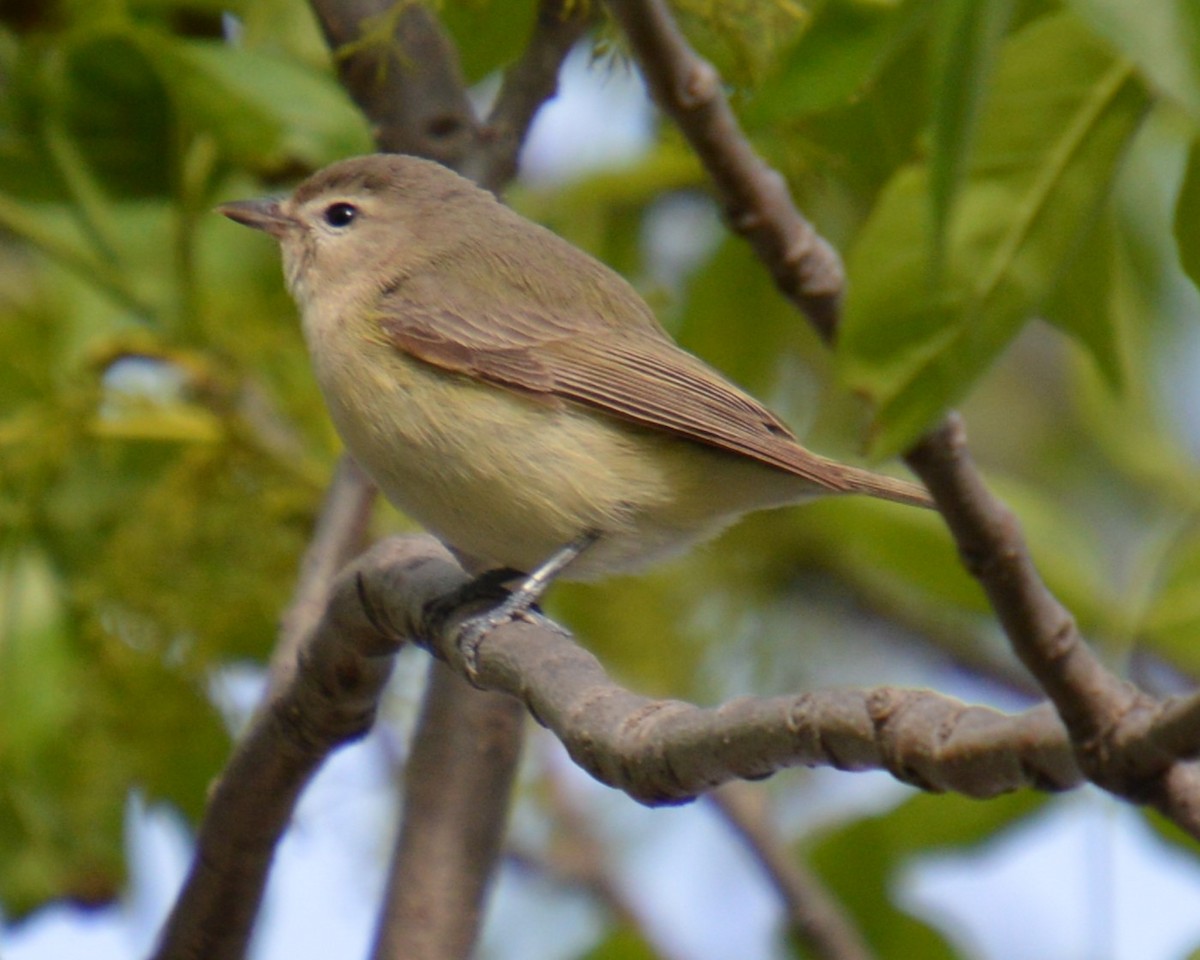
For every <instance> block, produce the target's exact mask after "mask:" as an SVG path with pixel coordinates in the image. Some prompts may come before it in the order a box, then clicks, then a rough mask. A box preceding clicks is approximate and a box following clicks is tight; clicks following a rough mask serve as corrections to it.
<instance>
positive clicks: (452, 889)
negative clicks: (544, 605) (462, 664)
mask: <svg viewBox="0 0 1200 960" xmlns="http://www.w3.org/2000/svg"><path fill="white" fill-rule="evenodd" d="M426 689H427V693H426V696H425V699H424V703H423V706H422V716H421V718H420V720H419V721H418V724H417V732H416V734H415V735H414V736H413V745H412V752H411V753H410V755H409V757H408V763H407V766H406V768H405V776H404V822H403V825H402V827H401V830H400V837H399V841H398V844H397V847H396V854H395V856H394V857H393V859H392V866H391V873H390V876H389V878H388V886H387V892H386V894H385V895H384V899H383V902H384V904H385V905H386V909H385V911H384V913H383V915H382V917H381V918H380V926H379V930H378V932H377V935H376V940H375V948H374V951H373V952H372V957H373V958H374V960H443V958H447V957H467V956H470V954H471V948H472V947H473V946H474V944H475V939H476V936H477V935H478V932H479V923H480V913H481V910H482V907H483V901H484V896H485V894H486V892H487V887H488V883H489V881H490V879H491V877H492V874H493V872H494V867H495V862H496V858H497V855H498V854H499V851H500V844H501V839H502V838H503V836H504V829H505V825H506V823H507V820H508V800H509V796H510V795H511V793H512V781H513V777H514V775H515V773H516V768H517V761H518V759H519V758H520V754H521V740H522V737H521V733H522V730H523V724H524V720H525V710H524V708H523V707H522V705H521V703H520V702H519V701H517V700H514V699H513V698H512V697H507V696H504V695H502V694H495V693H483V692H481V691H479V690H475V689H473V688H472V687H471V686H470V685H469V684H468V683H467V682H466V681H465V680H463V679H462V677H459V676H456V675H455V674H453V673H452V672H451V671H450V670H449V669H447V668H446V666H445V665H444V664H442V663H439V662H438V661H436V660H434V661H432V662H431V663H430V670H429V680H428V682H427V687H426ZM447 784H451V785H453V789H449V790H448V789H446V787H447ZM418 877H419V878H420V880H419V882H413V880H414V878H418ZM447 904H452V905H454V909H453V910H447V909H446V905H447Z"/></svg>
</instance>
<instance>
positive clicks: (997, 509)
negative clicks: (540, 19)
mask: <svg viewBox="0 0 1200 960" xmlns="http://www.w3.org/2000/svg"><path fill="white" fill-rule="evenodd" d="M609 6H610V8H611V9H612V11H613V13H614V15H615V16H616V18H617V19H618V21H619V22H620V23H621V26H622V28H623V29H624V31H625V33H626V35H627V36H628V38H629V42H630V46H631V47H632V48H633V51H634V54H635V56H636V57H637V60H638V63H639V65H640V66H641V68H642V71H643V74H644V75H645V77H646V80H647V83H648V85H649V87H650V89H651V91H652V93H653V94H654V97H655V100H656V101H657V102H658V104H659V106H660V107H661V108H662V109H663V110H664V111H665V112H666V113H667V114H669V115H670V116H671V118H672V119H673V120H674V121H675V122H676V124H677V125H678V126H679V128H680V130H681V131H682V132H683V133H684V135H685V136H686V137H687V139H688V141H689V142H690V143H691V145H692V147H693V148H694V149H695V151H696V153H697V155H698V156H699V157H700V159H701V161H702V163H703V164H704V166H705V168H706V170H707V171H708V173H709V175H710V176H711V178H712V180H713V183H714V185H715V186H716V188H717V192H718V195H719V196H720V198H721V200H722V202H723V204H724V206H725V209H726V213H727V216H728V219H729V222H730V224H731V226H732V227H733V229H734V230H736V231H737V232H739V233H740V234H742V235H743V236H744V237H746V239H747V240H748V241H749V242H750V243H751V245H752V246H753V247H754V250H755V252H756V253H757V254H758V256H759V258H760V259H761V260H762V261H763V263H764V266H765V267H766V268H767V269H768V271H769V272H770V273H771V275H772V277H773V278H774V279H775V282H776V284H777V285H778V286H779V288H780V290H781V291H782V292H783V293H784V295H785V296H787V297H788V298H789V299H791V300H792V301H793V302H794V303H795V304H796V305H797V306H798V307H800V308H801V309H802V310H804V311H805V313H807V314H808V316H809V318H810V320H811V321H812V323H813V325H814V326H815V328H816V329H817V331H818V332H819V333H820V334H821V335H822V336H823V337H824V338H825V339H826V340H828V341H832V340H833V339H834V335H835V333H836V329H837V323H838V319H839V312H840V294H841V289H842V283H843V277H842V273H841V267H840V261H839V260H838V258H837V256H836V254H835V253H834V252H833V251H832V249H831V248H830V247H829V246H828V244H826V243H825V242H824V241H823V240H821V238H819V237H818V236H817V235H816V233H815V231H813V229H812V227H811V226H810V225H809V224H808V223H807V221H805V220H804V218H803V217H802V216H801V215H800V214H799V212H798V211H797V210H796V209H795V206H794V204H793V203H792V201H791V197H790V195H789V194H788V191H787V188H786V184H785V183H784V181H783V178H782V177H781V176H780V175H779V174H778V173H777V172H775V171H773V170H771V169H770V168H769V167H767V166H766V164H765V163H764V162H763V161H762V160H761V159H760V158H759V157H758V156H757V154H756V153H755V152H754V149H753V147H752V146H751V145H750V143H749V141H748V139H747V138H746V136H745V134H744V133H743V132H742V130H741V129H740V126H739V125H738V122H737V119H736V117H735V116H734V114H733V111H732V110H731V109H730V107H729V104H728V101H727V100H726V98H725V96H724V94H723V93H722V90H721V84H720V78H719V76H718V75H717V73H716V71H715V70H714V69H713V67H712V66H711V65H710V64H709V63H707V62H706V61H705V60H703V59H702V58H701V57H699V56H698V55H697V54H696V52H695V51H694V50H693V49H692V48H691V46H690V45H689V44H688V42H687V40H686V39H685V38H684V36H683V34H682V33H681V32H680V31H679V28H678V26H677V25H676V23H675V21H674V19H673V18H672V16H671V14H670V11H669V10H668V8H667V7H666V5H665V3H663V2H662V0H609ZM906 460H907V462H908V463H909V465H910V466H911V467H912V468H913V469H914V470H915V471H916V472H917V473H918V475H920V476H921V478H922V479H923V480H924V481H925V482H926V485H927V486H928V487H929V489H930V492H931V493H932V494H933V495H934V498H935V500H936V501H937V504H938V507H939V509H940V510H941V512H942V515H943V516H944V518H945V519H946V522H947V525H948V526H949V528H950V531H951V533H952V534H953V535H954V538H955V541H956V543H957V545H958V548H959V552H960V554H961V555H962V556H963V559H964V562H965V564H966V567H967V569H968V570H969V572H971V573H972V575H974V576H975V577H976V579H978V580H979V581H980V583H981V585H982V586H983V588H984V590H985V591H986V593H987V595H988V598H989V600H990V601H991V603H992V606H993V608H994V609H995V611H996V614H997V616H998V618H999V620H1000V622H1001V624H1002V625H1003V627H1004V629H1005V632H1006V633H1007V635H1008V638H1009V641H1010V643H1011V644H1012V646H1013V649H1014V650H1015V651H1016V652H1017V655H1018V656H1019V657H1020V659H1021V660H1022V662H1023V663H1024V664H1025V665H1026V667H1027V668H1028V669H1029V670H1030V672H1031V673H1032V674H1033V675H1034V676H1035V677H1036V678H1037V679H1038V681H1039V683H1040V684H1041V686H1042V687H1043V689H1044V690H1045V692H1046V693H1047V694H1048V695H1049V697H1050V699H1051V701H1052V702H1053V703H1054V705H1055V707H1056V708H1057V710H1058V711H1059V714H1060V715H1061V716H1062V718H1063V721H1064V722H1065V724H1066V726H1067V729H1068V730H1069V731H1070V733H1071V738H1072V744H1073V749H1074V750H1076V751H1077V752H1078V755H1079V756H1078V759H1079V763H1080V765H1081V766H1082V769H1083V770H1084V771H1085V772H1086V774H1087V776H1088V777H1089V779H1091V780H1093V781H1094V782H1096V783H1097V784H1099V785H1101V786H1103V787H1105V788H1106V789H1108V790H1110V791H1112V792H1114V793H1117V794H1119V795H1121V796H1125V797H1128V798H1130V799H1140V800H1145V799H1146V798H1150V802H1152V803H1154V805H1155V806H1157V807H1158V808H1159V809H1160V810H1163V811H1164V812H1166V813H1167V815H1168V816H1170V817H1171V818H1172V819H1174V820H1175V821H1176V822H1177V823H1179V824H1180V826H1182V827H1184V829H1186V830H1188V831H1189V832H1190V833H1192V834H1193V835H1198V832H1200V821H1198V820H1196V819H1195V811H1196V808H1197V806H1198V805H1200V793H1196V792H1194V789H1195V784H1196V783H1197V782H1200V781H1197V778H1198V777H1200V772H1197V771H1194V770H1188V771H1179V770H1176V769H1175V768H1176V767H1177V766H1178V765H1179V763H1180V762H1181V761H1179V760H1177V759H1176V758H1173V757H1170V756H1169V755H1164V754H1163V753H1162V752H1161V751H1158V750H1154V749H1151V748H1149V745H1148V743H1147V741H1146V739H1145V737H1143V736H1140V735H1133V736H1131V735H1129V732H1128V730H1123V729H1122V727H1123V724H1124V723H1126V722H1132V723H1133V724H1134V725H1135V727H1136V728H1137V729H1138V730H1140V729H1141V724H1140V720H1139V717H1140V715H1141V714H1142V713H1144V712H1145V711H1147V710H1151V711H1152V710H1153V709H1154V706H1153V704H1154V702H1153V700H1152V699H1151V698H1149V697H1147V696H1146V695H1145V694H1143V693H1141V692H1140V691H1138V690H1136V688H1134V687H1133V686H1132V685H1131V684H1128V683H1126V682H1125V681H1123V680H1121V679H1120V678H1119V677H1117V676H1115V675H1114V674H1113V673H1112V672H1111V671H1109V670H1108V669H1107V668H1105V667H1104V665H1103V664H1101V663H1100V661H1099V660H1098V658H1097V657H1096V656H1095V655H1094V654H1093V653H1092V652H1091V650H1090V649H1089V648H1088V647H1087V645H1086V644H1085V643H1084V642H1083V640H1082V638H1081V636H1080V635H1079V632H1078V628H1077V626H1076V624H1075V621H1074V619H1073V618H1072V617H1071V615H1070V613H1069V612H1068V611H1067V610H1066V609H1065V608H1064V607H1063V606H1062V605H1061V604H1060V603H1059V602H1058V601H1057V600H1056V599H1055V598H1054V597H1053V595H1052V594H1051V593H1050V591H1049V590H1048V589H1047V588H1046V586H1045V584H1044V583H1043V582H1042V580H1041V577H1040V576H1039V575H1038V573H1037V570H1036V568H1035V567H1034V564H1033V561H1032V559H1031V558H1030V556H1029V550H1028V547H1027V545H1026V543H1025V540H1024V536H1023V535H1022V533H1021V529H1020V525H1019V523H1018V522H1017V520H1016V518H1015V517H1014V516H1013V515H1012V514H1011V513H1010V512H1009V511H1008V510H1007V509H1006V508H1004V507H1003V505H1002V504H1000V502H999V501H998V500H997V499H996V498H995V497H994V496H993V495H992V494H991V493H990V491H989V490H988V488H987V485H986V484H985V483H984V481H983V478H982V476H981V475H980V474H979V472H978V470H977V469H976V468H975V466H974V464H973V463H972V461H971V459H970V457H969V455H968V453H967V449H966V439H965V432H964V431H963V429H962V425H961V421H960V420H959V419H958V417H957V416H951V417H949V418H948V419H947V420H946V421H945V422H944V423H943V424H942V425H941V426H939V427H938V428H936V429H934V430H933V431H931V432H930V433H929V434H928V435H927V436H926V437H925V438H924V439H922V440H921V441H920V442H919V443H918V444H917V445H916V447H914V449H913V450H912V451H911V452H910V453H909V454H908V456H907V457H906ZM1185 766H1187V764H1185Z"/></svg>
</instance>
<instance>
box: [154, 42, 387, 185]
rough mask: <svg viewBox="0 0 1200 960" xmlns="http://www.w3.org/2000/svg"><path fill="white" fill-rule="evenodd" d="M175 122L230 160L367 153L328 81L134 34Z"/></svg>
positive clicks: (264, 162) (311, 161)
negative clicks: (213, 142)
mask: <svg viewBox="0 0 1200 960" xmlns="http://www.w3.org/2000/svg"><path fill="white" fill-rule="evenodd" d="M138 37H139V42H140V44H141V47H142V49H143V51H144V53H145V55H146V56H147V57H149V58H150V59H151V60H152V61H153V62H154V64H155V66H156V68H157V70H158V71H159V73H160V75H161V76H162V78H163V83H164V85H165V87H166V90H167V93H168V94H169V96H170V97H171V100H172V102H173V103H174V105H175V109H176V111H177V113H178V115H179V118H180V119H181V120H183V121H185V122H186V123H187V124H188V125H189V127H190V128H191V129H192V130H193V131H202V132H205V133H208V134H211V135H212V136H213V137H215V138H216V139H217V141H218V142H219V143H220V144H221V146H222V147H223V148H224V149H225V151H226V152H227V153H228V154H229V155H230V157H231V158H232V159H234V160H235V161H236V162H239V163H243V164H246V165H248V166H250V167H252V168H256V169H265V170H268V171H270V170H274V169H280V168H284V167H287V166H289V165H291V164H293V163H295V162H299V163H301V164H303V165H305V166H309V167H319V166H323V165H325V164H327V163H330V162H332V161H333V160H336V159H339V158H340V157H344V156H347V155H349V154H355V153H368V152H370V150H371V139H370V134H369V131H368V130H367V126H366V122H365V121H364V120H363V118H362V115H361V114H360V113H359V112H358V111H357V110H356V109H355V107H354V105H353V104H352V103H351V102H350V99H349V97H347V96H346V94H345V92H344V91H343V90H342V89H341V88H340V87H339V86H338V85H337V83H336V82H335V81H334V80H333V78H332V77H330V76H327V75H326V74H323V73H317V72H315V71H313V70H310V69H308V68H306V67H303V66H301V65H299V64H297V63H295V62H294V61H290V60H284V59H281V58H277V57H275V56H271V55H268V54H265V53H259V52H257V51H254V50H246V49H243V48H241V47H233V46H229V45H228V44H224V43H217V42H211V41H206V40H180V39H178V38H173V37H169V36H166V35H162V34H158V33H152V32H149V31H144V32H142V33H140V34H138Z"/></svg>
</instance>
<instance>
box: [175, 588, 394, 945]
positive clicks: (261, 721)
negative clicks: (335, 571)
mask: <svg viewBox="0 0 1200 960" xmlns="http://www.w3.org/2000/svg"><path fill="white" fill-rule="evenodd" d="M323 613H324V616H323V618H322V622H325V621H326V620H329V619H334V620H336V621H337V622H338V624H339V627H340V629H339V630H338V631H329V630H324V631H321V630H318V631H316V632H314V633H313V634H312V635H311V636H310V638H309V639H308V641H307V642H306V644H305V646H304V650H303V655H302V656H301V657H300V658H299V660H298V663H297V666H296V669H295V670H294V671H293V672H292V673H291V674H290V675H289V676H287V677H284V678H282V680H281V683H280V686H279V689H278V690H277V691H276V693H275V694H274V695H273V696H272V697H271V699H270V700H269V702H267V703H266V704H265V706H264V707H263V708H261V709H260V710H259V711H258V712H257V713H256V715H255V716H254V718H253V719H252V720H251V723H250V726H249V728H248V729H247V731H246V733H245V734H244V736H243V737H242V738H241V740H240V741H239V742H238V744H237V747H236V749H235V750H234V754H233V757H232V758H231V759H230V761H229V764H228V765H227V766H226V768H225V770H224V772H223V773H222V775H221V779H220V780H219V781H217V784H216V786H215V787H214V788H213V791H212V795H211V797H210V798H209V802H208V808H207V809H206V810H205V813H204V819H203V820H202V821H201V823H200V830H199V833H198V836H197V840H196V852H195V854H194V856H193V860H192V865H191V868H190V870H189V872H188V876H187V879H186V880H185V881H184V885H183V890H182V891H181V892H180V894H179V897H178V899H177V900H176V901H175V905H174V907H173V909H172V911H171V915H170V916H169V917H168V919H167V922H166V925H165V926H164V928H163V932H162V934H161V937H160V941H159V944H158V947H157V948H156V950H155V951H154V953H153V955H152V956H153V958H154V960H239V958H241V957H243V956H244V955H245V952H246V945H247V943H248V942H249V938H250V933H251V930H252V928H253V924H254V919H255V916H256V915H257V913H258V907H259V903H260V901H261V899H262V892H263V887H264V885H265V884H266V877H267V871H268V869H269V868H270V865H271V858H272V857H273V856H274V852H275V847H276V845H277V844H278V842H279V839H280V837H281V836H282V835H283V831H284V830H285V829H286V828H287V825H288V823H289V822H290V819H291V814H292V808H293V807H294V805H295V803H296V799H297V798H298V797H299V795H300V791H301V790H302V789H303V788H304V786H305V785H306V784H307V783H308V781H309V780H310V779H311V777H312V776H313V774H314V773H315V772H316V770H317V768H318V767H319V766H320V765H321V763H322V762H324V760H325V758H326V757H327V756H328V755H329V753H330V752H331V751H332V750H334V749H335V748H336V747H338V746H340V745H341V744H344V743H348V742H349V741H351V740H354V739H356V738H358V737H360V736H362V735H363V734H365V733H366V732H367V731H368V730H369V729H370V728H371V725H372V723H373V722H374V720H375V709H376V705H377V703H378V701H379V697H380V695H381V694H382V692H383V687H384V684H385V683H386V682H387V678H388V676H389V675H390V674H391V669H392V656H391V654H392V653H393V652H394V646H393V645H392V644H389V643H387V642H386V641H385V640H384V639H383V638H382V637H381V636H380V634H379V632H378V631H377V630H376V629H375V628H374V626H373V625H372V624H371V622H370V621H369V620H367V619H366V618H365V617H364V616H363V612H362V605H361V603H360V602H359V600H358V597H357V596H356V595H355V594H353V593H352V592H348V591H346V590H345V589H340V590H334V592H333V593H332V594H331V595H330V599H329V603H328V604H327V605H326V607H325V609H324V612H323Z"/></svg>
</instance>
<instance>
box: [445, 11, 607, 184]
mask: <svg viewBox="0 0 1200 960" xmlns="http://www.w3.org/2000/svg"><path fill="white" fill-rule="evenodd" d="M594 19H595V8H594V7H593V6H592V5H591V4H590V3H586V2H582V0H541V2H540V3H539V4H538V11H537V19H536V21H535V23H534V28H533V35H532V36H531V37H530V38H529V43H528V44H527V45H526V47H525V52H524V53H523V54H522V56H521V59H520V60H518V61H517V62H516V63H514V64H513V65H512V66H511V67H509V69H508V70H506V71H505V72H504V82H503V83H502V84H501V85H500V93H499V95H498V96H497V97H496V103H495V105H494V106H493V107H492V111H491V113H490V114H489V115H488V118H487V123H486V125H485V126H484V129H483V134H482V136H481V137H480V140H479V145H478V149H476V150H475V151H474V152H473V154H472V156H471V158H470V161H469V165H468V167H467V168H466V169H465V170H464V173H466V174H467V175H468V176H471V177H473V178H474V179H475V180H476V181H477V182H478V183H479V185H480V186H481V187H486V188H487V189H488V190H491V191H492V192H493V193H499V192H500V190H501V189H502V188H503V187H504V186H505V185H506V184H507V183H508V182H509V181H510V180H511V179H512V178H513V177H514V176H516V173H517V156H518V155H519V153H520V151H521V145H522V144H523V143H524V142H525V137H526V135H527V134H528V133H529V128H530V126H531V125H532V124H533V118H534V117H535V116H536V115H537V112H538V110H540V109H541V108H542V105H543V104H545V103H546V101H548V100H551V99H553V98H554V96H555V95H556V94H557V93H558V72H559V70H560V69H561V67H562V63H563V60H565V59H566V56H567V54H568V53H570V52H571V48H572V47H573V46H575V43H576V42H577V41H578V40H579V38H580V37H582V36H583V35H584V33H586V32H587V29H588V27H589V26H590V25H591V23H592V21H593V20H594Z"/></svg>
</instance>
